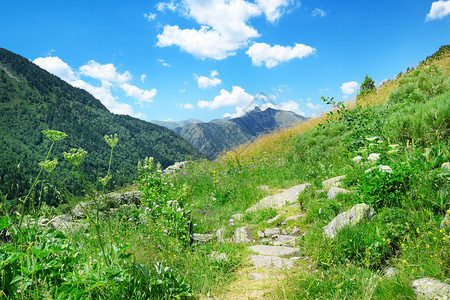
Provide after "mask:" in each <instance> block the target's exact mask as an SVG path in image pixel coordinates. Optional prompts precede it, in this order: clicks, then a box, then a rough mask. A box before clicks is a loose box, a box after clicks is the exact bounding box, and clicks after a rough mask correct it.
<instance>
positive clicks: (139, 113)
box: [133, 112, 146, 120]
mask: <svg viewBox="0 0 450 300" xmlns="http://www.w3.org/2000/svg"><path fill="white" fill-rule="evenodd" d="M133 117H135V118H138V119H141V120H145V117H146V116H145V114H143V113H141V112H138V113H135V114H134V115H133Z"/></svg>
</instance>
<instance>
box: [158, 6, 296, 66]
mask: <svg viewBox="0 0 450 300" xmlns="http://www.w3.org/2000/svg"><path fill="white" fill-rule="evenodd" d="M292 2H293V1H291V0H257V1H256V3H252V2H248V1H244V0H233V1H229V0H210V1H205V0H185V1H183V15H184V16H185V17H187V18H190V19H194V20H195V21H196V22H197V23H198V24H199V25H200V29H196V28H191V29H181V28H180V27H179V26H178V25H166V26H164V29H163V32H162V33H161V34H159V35H158V36H157V38H158V43H157V46H159V47H167V46H178V47H180V48H181V49H182V50H183V51H186V52H188V53H190V54H192V55H194V56H196V57H199V58H201V59H205V58H212V59H216V60H221V59H225V58H226V57H228V56H232V55H235V54H236V50H238V49H240V48H242V47H245V46H247V45H248V43H249V41H250V39H252V38H256V37H259V36H260V34H259V33H258V31H257V30H256V29H255V28H253V27H252V26H250V25H249V23H248V22H249V20H250V19H251V18H253V17H257V16H260V15H262V14H264V15H265V16H266V19H267V20H268V21H270V22H274V21H276V20H277V19H279V18H280V17H281V16H282V15H283V14H284V13H285V12H286V10H287V7H288V6H289V5H290V4H291V3H292ZM169 7H170V8H173V11H175V10H177V8H179V6H178V5H176V4H175V3H174V2H173V1H171V2H167V3H165V4H161V3H160V4H158V10H164V9H166V8H169Z"/></svg>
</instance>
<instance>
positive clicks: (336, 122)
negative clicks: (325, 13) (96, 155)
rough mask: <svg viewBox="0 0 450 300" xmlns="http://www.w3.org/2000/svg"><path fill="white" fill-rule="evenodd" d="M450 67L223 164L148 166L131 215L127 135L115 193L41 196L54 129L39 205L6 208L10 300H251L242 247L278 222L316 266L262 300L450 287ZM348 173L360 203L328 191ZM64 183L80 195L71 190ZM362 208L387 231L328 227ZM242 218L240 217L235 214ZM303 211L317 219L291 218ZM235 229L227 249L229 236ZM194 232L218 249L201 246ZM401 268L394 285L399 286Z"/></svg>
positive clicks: (26, 202) (2, 290)
mask: <svg viewBox="0 0 450 300" xmlns="http://www.w3.org/2000/svg"><path fill="white" fill-rule="evenodd" d="M449 60H450V49H449V46H443V47H441V49H440V50H439V51H438V52H437V53H436V54H434V55H433V56H431V57H429V58H428V59H427V60H425V61H424V62H422V63H420V64H419V66H418V67H417V68H415V69H412V70H408V71H406V72H405V73H401V74H399V76H398V77H397V78H396V79H395V80H391V81H387V82H385V83H383V84H382V85H381V86H379V87H377V88H374V89H371V90H368V91H366V92H364V93H360V94H359V95H358V96H357V98H356V101H354V103H342V102H338V101H335V100H334V99H324V101H327V102H328V103H330V104H332V105H333V106H334V108H333V110H331V111H330V112H328V113H326V114H324V115H322V116H321V117H319V118H316V119H310V120H308V121H306V122H304V123H301V124H300V125H298V126H296V127H293V128H289V129H285V130H280V131H278V132H274V133H272V134H269V135H265V136H263V137H260V138H259V139H258V140H256V141H255V142H254V143H251V144H246V145H242V146H240V147H238V148H236V149H235V150H233V151H230V152H228V153H226V154H224V155H223V156H221V157H219V158H218V159H217V160H215V161H207V160H200V161H194V162H191V163H188V164H187V165H186V166H185V167H184V168H183V169H181V170H179V171H176V172H175V173H171V174H163V173H162V172H161V170H160V169H161V168H160V166H158V165H157V164H155V163H154V161H153V159H152V158H146V159H145V160H144V161H142V162H140V163H139V165H138V166H137V169H136V170H137V171H136V172H137V174H138V180H137V181H136V182H135V183H134V185H132V186H128V187H126V188H123V189H122V190H121V192H125V191H133V190H139V191H140V195H141V197H140V198H139V200H138V201H137V202H135V203H127V204H126V205H119V206H114V207H110V206H109V205H110V204H109V202H108V201H107V199H108V198H107V197H106V196H105V193H106V189H105V188H103V189H102V188H101V186H104V187H106V185H107V184H108V181H109V180H110V178H111V177H110V176H111V172H114V170H113V169H112V168H111V166H112V165H113V163H112V162H113V161H114V159H116V158H115V157H114V151H113V150H114V148H115V147H116V144H117V145H120V143H121V137H120V135H119V136H114V135H109V136H106V137H105V141H104V143H105V146H106V147H108V148H109V151H110V152H108V153H105V154H104V155H107V156H108V157H109V158H110V159H109V165H106V166H104V168H105V170H107V172H106V174H105V176H104V177H100V178H99V181H98V182H99V183H100V188H98V186H99V185H98V184H97V185H96V186H97V188H96V189H93V186H94V185H92V184H90V183H88V182H84V190H83V191H84V194H85V199H83V200H82V202H81V203H80V202H78V201H79V198H78V197H75V196H74V197H71V196H70V192H69V191H67V192H66V195H67V197H69V198H70V199H68V200H67V202H68V203H71V206H70V207H68V206H65V207H51V206H48V205H46V204H45V203H42V202H40V201H39V199H35V198H33V195H35V193H33V191H32V190H33V187H34V186H35V185H36V184H37V182H38V181H39V180H43V179H48V178H52V172H53V170H54V169H55V168H58V163H57V161H56V162H55V160H54V156H55V153H53V152H52V149H53V144H58V143H60V141H61V140H63V139H64V138H65V134H64V133H61V132H58V131H51V130H50V131H45V132H44V133H43V137H44V138H46V139H47V140H48V141H49V149H48V152H47V154H46V156H43V157H42V160H41V161H40V164H38V163H39V162H38V161H37V162H34V163H33V164H34V165H36V166H37V169H38V171H40V172H39V175H37V177H36V179H35V181H34V184H32V188H31V189H30V191H29V192H28V194H27V196H24V197H22V198H21V199H20V205H19V206H18V207H8V206H6V205H5V203H4V202H3V199H2V206H1V209H0V213H1V215H0V216H1V218H0V240H1V244H0V298H4V299H31V298H35V299H122V298H129V299H172V298H177V299H183V298H188V299H189V298H192V299H198V298H204V297H214V298H215V299H231V298H233V299H238V298H240V297H241V296H242V293H244V292H243V290H246V289H247V290H246V291H248V289H250V288H252V286H253V284H252V283H250V282H249V281H248V280H247V281H246V280H245V278H244V277H246V276H247V274H246V270H248V269H249V267H250V262H249V258H248V257H249V255H250V254H251V251H250V250H249V249H248V248H247V247H246V246H248V245H247V244H243V243H235V242H231V241H230V242H227V241H226V239H227V238H231V237H233V234H234V233H235V230H236V228H238V227H243V226H247V227H248V228H251V229H252V231H253V239H254V240H258V236H257V234H256V232H257V231H258V230H263V229H265V228H268V226H269V225H268V224H267V223H266V221H267V220H269V219H272V218H273V217H275V216H277V215H278V214H281V217H279V218H278V219H277V220H276V221H274V223H272V224H271V225H270V226H272V227H277V228H279V229H280V230H285V231H289V230H292V228H294V227H296V228H298V229H299V230H300V233H301V235H300V236H299V237H298V239H297V241H296V243H297V244H296V245H298V246H299V251H300V258H301V259H300V260H298V261H296V262H295V263H294V265H295V266H294V267H293V268H292V269H290V270H287V269H280V270H278V271H277V276H278V277H277V278H276V279H274V280H269V281H267V283H266V285H265V286H264V287H263V288H261V289H263V290H264V293H263V294H259V296H258V297H261V298H267V299H399V298H401V299H415V298H416V296H415V294H414V292H413V289H412V288H411V282H412V281H413V280H415V279H419V278H424V277H431V278H434V279H437V280H439V281H441V282H444V283H447V284H449V281H448V278H449V277H450V224H448V221H443V219H444V217H445V216H446V215H447V218H448V215H450V211H449V210H450V197H449V195H448V187H449V180H450V166H449V161H450V153H449V149H450V147H449V140H450V139H449V128H450V126H449V125H450V64H449ZM112 134H113V133H112ZM50 145H51V146H50ZM79 146H80V147H83V145H79ZM84 156H85V153H84V152H83V150H82V149H74V150H73V151H70V149H66V150H65V154H64V158H65V160H66V161H67V162H68V163H70V164H71V165H72V166H73V170H74V172H77V174H78V175H77V176H79V180H81V181H84V178H85V175H84V174H83V171H82V164H83V159H84ZM342 175H345V178H344V179H343V180H342V185H341V187H342V188H345V189H346V190H348V191H350V192H349V193H345V194H339V195H337V197H335V198H333V199H329V198H328V197H327V192H326V191H325V190H324V189H323V186H322V181H323V180H326V179H329V178H332V177H336V176H342ZM52 182H53V184H55V185H57V186H58V188H60V189H62V188H64V184H65V183H64V181H58V180H54V181H52ZM302 183H309V184H311V186H310V187H309V189H307V190H306V191H305V192H304V193H301V194H299V196H298V199H297V201H296V205H294V206H289V207H282V208H265V209H260V210H256V211H254V212H249V213H245V211H246V209H247V208H249V207H250V206H251V205H254V204H255V203H257V202H258V201H259V200H260V199H262V198H263V197H265V196H268V195H270V194H275V193H277V191H279V189H286V188H290V187H292V186H294V185H298V184H302ZM261 186H264V187H263V188H261ZM2 197H3V196H2ZM30 203H33V205H30ZM87 203H89V204H87ZM360 203H365V204H367V205H369V206H370V207H371V208H372V209H373V210H375V212H376V214H375V215H374V216H373V218H372V219H371V220H363V221H362V222H360V223H359V224H356V225H355V226H348V227H345V228H343V229H342V230H340V231H338V232H337V233H336V236H335V237H334V238H332V239H331V238H326V237H325V236H324V233H323V227H324V226H326V225H327V224H328V223H329V222H330V221H332V220H333V219H334V218H335V217H336V216H337V215H339V214H341V213H342V212H345V211H347V210H349V209H350V208H351V207H353V206H354V205H356V204H360ZM105 207H106V208H105ZM75 209H77V211H78V217H77V221H76V222H75V221H74V222H73V224H76V225H77V226H72V227H70V226H69V227H59V228H56V229H55V226H54V225H53V224H55V219H56V218H61V216H62V214H65V215H66V216H67V215H68V216H70V215H71V214H72V215H71V216H72V217H73V216H74V212H75ZM238 213H242V214H243V215H242V218H240V220H238V219H234V218H233V217H232V216H233V215H235V214H238ZM299 213H301V214H302V215H304V217H302V218H298V219H295V220H289V221H286V219H287V218H288V217H291V216H294V215H297V214H299ZM231 219H232V220H231ZM284 221H286V222H284ZM71 224H72V223H71ZM219 230H220V231H221V235H222V237H223V238H224V239H225V242H222V243H220V242H219V241H218V240H216V239H215V238H214V237H215V236H216V233H217V231H219ZM194 234H211V235H212V240H211V241H208V242H197V241H193V239H192V236H193V235H194ZM218 254H224V255H226V259H217V256H218ZM389 268H393V270H395V271H394V272H393V275H392V276H386V275H385V271H386V270H387V269H389Z"/></svg>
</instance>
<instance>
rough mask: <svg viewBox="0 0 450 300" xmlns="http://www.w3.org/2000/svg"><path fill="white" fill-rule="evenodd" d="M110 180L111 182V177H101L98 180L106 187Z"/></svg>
mask: <svg viewBox="0 0 450 300" xmlns="http://www.w3.org/2000/svg"><path fill="white" fill-rule="evenodd" d="M110 180H111V175H106V176H105V177H99V178H98V181H100V183H101V184H102V185H103V186H106V185H107V184H108V182H109V181H110Z"/></svg>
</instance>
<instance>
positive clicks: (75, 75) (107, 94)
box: [33, 56, 157, 116]
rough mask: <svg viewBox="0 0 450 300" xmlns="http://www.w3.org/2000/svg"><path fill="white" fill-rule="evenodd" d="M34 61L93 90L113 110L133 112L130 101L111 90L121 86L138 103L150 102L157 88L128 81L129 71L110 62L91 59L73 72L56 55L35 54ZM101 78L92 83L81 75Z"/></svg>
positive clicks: (73, 82)
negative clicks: (98, 82)
mask: <svg viewBox="0 0 450 300" xmlns="http://www.w3.org/2000/svg"><path fill="white" fill-rule="evenodd" d="M33 62H34V63H35V64H37V65H38V66H40V67H41V68H43V69H46V70H47V71H49V72H50V73H52V74H54V75H56V76H59V77H60V78H61V79H63V80H65V81H67V82H68V83H69V84H71V85H72V86H75V87H78V88H81V89H84V90H86V91H87V92H89V93H90V94H92V95H93V96H94V97H95V98H97V99H98V100H100V101H101V102H102V104H103V105H105V106H106V108H108V109H109V110H110V111H111V112H113V113H115V114H125V115H130V116H131V115H133V108H132V107H131V105H129V104H126V103H121V102H118V101H117V97H115V96H114V95H113V92H112V91H113V90H114V89H117V88H121V89H122V90H123V91H124V92H125V93H126V95H127V96H129V97H133V98H136V99H137V100H138V101H139V102H140V103H141V104H142V103H143V102H152V101H153V98H154V97H155V95H156V93H157V90H156V89H152V90H143V89H140V88H138V87H136V86H134V85H131V84H130V83H129V82H130V81H131V79H132V75H131V73H130V72H128V71H125V72H124V73H122V74H121V73H119V72H117V70H116V67H115V66H114V65H113V64H104V65H102V64H100V63H98V62H96V61H94V60H91V61H89V62H88V64H87V65H83V66H81V67H80V68H79V71H77V72H75V71H73V70H72V68H71V67H70V66H69V65H68V64H67V63H65V62H63V61H62V60H61V59H60V58H59V57H56V56H55V57H38V58H36V59H35V60H34V61H33ZM82 76H86V77H89V78H93V79H96V80H98V81H100V83H101V85H100V86H95V85H93V84H91V83H88V82H86V81H85V80H83V79H82V78H81V77H82ZM145 78H146V75H145V74H143V75H141V81H142V82H144V80H145Z"/></svg>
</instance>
